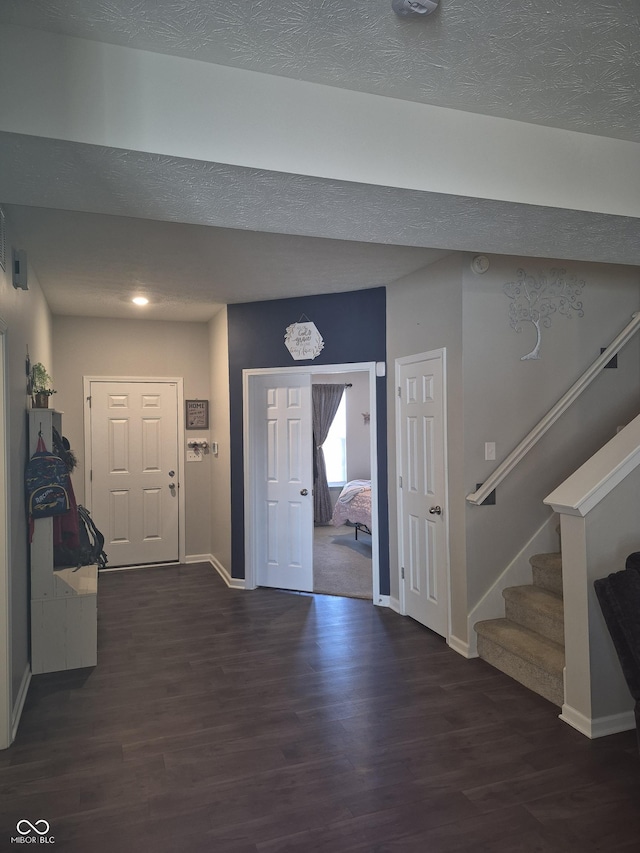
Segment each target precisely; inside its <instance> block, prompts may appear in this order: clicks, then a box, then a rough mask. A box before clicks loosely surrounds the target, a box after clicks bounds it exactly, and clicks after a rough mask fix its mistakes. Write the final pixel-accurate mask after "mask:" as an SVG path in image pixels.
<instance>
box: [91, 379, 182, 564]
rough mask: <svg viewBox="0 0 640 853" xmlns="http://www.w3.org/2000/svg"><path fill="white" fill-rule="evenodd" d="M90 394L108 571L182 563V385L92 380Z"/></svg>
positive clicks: (94, 489)
mask: <svg viewBox="0 0 640 853" xmlns="http://www.w3.org/2000/svg"><path fill="white" fill-rule="evenodd" d="M90 388H91V392H90V394H91V408H90V419H91V460H90V462H91V515H92V518H93V520H94V522H95V523H96V525H97V527H98V529H99V530H101V531H102V533H103V534H104V538H105V544H104V550H105V551H106V553H107V557H108V560H109V562H108V566H109V567H115V566H133V565H142V564H145V563H164V562H174V561H177V560H178V553H179V549H178V515H179V511H178V488H179V482H178V473H179V471H178V390H177V384H176V383H175V382H145V381H140V382H136V381H122V382H120V381H95V380H92V381H91V384H90Z"/></svg>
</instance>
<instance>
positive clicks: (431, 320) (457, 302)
mask: <svg viewBox="0 0 640 853" xmlns="http://www.w3.org/2000/svg"><path fill="white" fill-rule="evenodd" d="M462 262H463V261H462V257H461V256H460V255H459V254H455V255H449V256H447V257H446V258H443V259H442V260H441V261H439V262H437V263H435V264H433V265H431V266H429V267H425V268H424V269H422V270H419V271H418V272H415V273H413V274H412V275H409V276H406V277H405V278H403V279H401V280H400V281H397V282H394V284H392V285H390V286H389V287H388V289H387V380H388V385H387V388H388V398H389V400H394V401H395V400H396V399H397V397H396V393H395V385H396V380H395V360H396V359H397V358H401V357H402V356H407V355H414V354H417V353H423V352H428V351H430V350H435V349H440V348H443V347H444V348H446V374H447V426H448V430H447V450H448V474H449V532H450V561H451V562H450V565H451V573H450V575H451V599H452V614H451V617H452V619H451V629H452V633H453V634H455V635H456V636H458V637H460V638H461V639H464V638H465V637H466V632H467V608H466V602H467V591H466V582H467V581H466V551H465V532H464V521H465V506H464V488H463V467H462V461H463V460H462V449H463V432H462V427H463V396H462ZM395 418H396V413H395V403H394V404H393V405H390V406H389V409H388V422H387V423H388V435H389V516H390V524H389V533H390V535H389V552H390V562H391V597H392V598H398V595H399V586H398V532H397V488H396V484H397V482H398V474H397V466H396V444H397V441H396V421H395Z"/></svg>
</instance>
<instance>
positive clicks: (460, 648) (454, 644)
mask: <svg viewBox="0 0 640 853" xmlns="http://www.w3.org/2000/svg"><path fill="white" fill-rule="evenodd" d="M447 645H448V646H449V648H451V649H453V651H454V652H458V654H459V655H462V657H463V658H477V657H478V650H477V648H476V649H474V651H473V653H472V651H471V648H470V646H469V643H465V642H464V640H461V639H460V638H459V637H456V636H454V635H453V634H451V635H450V636H449V639H448V640H447Z"/></svg>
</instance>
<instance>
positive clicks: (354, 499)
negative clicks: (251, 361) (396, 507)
mask: <svg viewBox="0 0 640 853" xmlns="http://www.w3.org/2000/svg"><path fill="white" fill-rule="evenodd" d="M324 384H337V385H344V392H343V394H342V399H341V401H340V406H339V408H338V411H337V413H336V416H335V419H334V421H333V423H332V424H331V428H330V429H329V432H328V435H327V438H326V439H325V441H324V443H323V445H322V447H323V452H324V459H325V463H326V472H327V480H328V486H329V495H330V502H331V513H332V514H331V517H330V518H327V517H326V515H325V517H324V518H323V519H319V518H318V517H317V515H316V517H315V518H314V531H313V591H314V592H317V593H322V594H325V595H340V596H345V597H348V598H365V599H369V600H372V599H373V571H372V538H373V536H372V532H373V524H372V521H371V503H372V501H371V469H372V454H371V441H370V439H371V416H370V410H369V377H368V375H367V373H365V372H364V371H350V372H346V373H315V374H313V375H312V377H311V387H312V393H313V389H314V387H315V386H318V385H324ZM367 486H368V488H367Z"/></svg>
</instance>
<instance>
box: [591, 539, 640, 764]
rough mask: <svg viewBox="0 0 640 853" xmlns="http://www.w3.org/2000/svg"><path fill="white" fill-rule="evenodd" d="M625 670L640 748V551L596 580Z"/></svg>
mask: <svg viewBox="0 0 640 853" xmlns="http://www.w3.org/2000/svg"><path fill="white" fill-rule="evenodd" d="M593 585H594V587H595V590H596V595H597V596H598V601H599V602H600V607H601V609H602V614H603V616H604V619H605V622H606V623H607V628H608V629H609V633H610V634H611V639H612V640H613V644H614V646H615V649H616V652H617V653H618V658H619V659H620V665H621V667H622V672H623V674H624V677H625V679H626V681H627V685H628V687H629V690H630V691H631V695H632V696H633V698H634V699H635V702H636V706H635V714H636V733H637V735H638V749H639V750H640V552H637V553H634V554H630V555H629V557H627V561H626V564H625V569H624V570H623V571H620V572H614V573H613V574H611V575H609V576H608V577H606V578H599V579H598V580H596V581H594V582H593Z"/></svg>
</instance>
